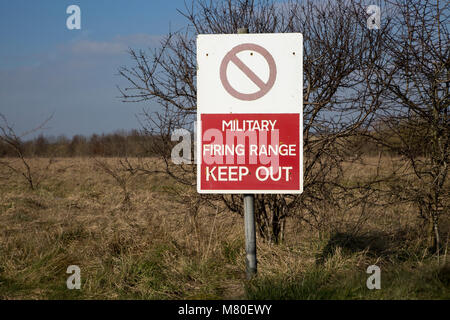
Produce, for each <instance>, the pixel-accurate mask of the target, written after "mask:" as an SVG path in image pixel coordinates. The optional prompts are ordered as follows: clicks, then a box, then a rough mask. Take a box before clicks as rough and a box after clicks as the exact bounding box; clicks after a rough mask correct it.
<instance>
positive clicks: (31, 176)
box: [0, 113, 53, 190]
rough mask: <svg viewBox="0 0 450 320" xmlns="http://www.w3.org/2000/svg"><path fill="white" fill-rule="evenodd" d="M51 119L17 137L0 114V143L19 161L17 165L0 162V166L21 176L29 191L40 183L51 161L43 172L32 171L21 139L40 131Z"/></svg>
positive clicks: (10, 162) (13, 160)
mask: <svg viewBox="0 0 450 320" xmlns="http://www.w3.org/2000/svg"><path fill="white" fill-rule="evenodd" d="M50 119H51V117H49V118H48V119H47V120H45V121H44V122H43V123H42V124H41V125H39V126H38V127H36V128H34V129H33V130H30V131H28V132H26V133H24V134H22V135H21V136H18V135H17V134H16V133H15V131H14V129H13V128H12V126H10V125H9V123H8V121H7V119H6V117H5V116H4V115H3V114H1V113H0V120H1V124H0V143H3V144H5V145H7V146H8V147H9V148H10V149H11V150H12V151H13V152H14V154H15V155H16V157H17V158H18V159H19V161H18V163H17V161H15V159H12V160H0V165H1V166H4V167H7V168H8V169H10V170H11V172H13V173H15V174H17V175H20V176H22V177H23V178H24V179H25V180H26V181H27V184H28V186H29V187H30V189H32V190H34V189H35V188H36V187H37V186H38V185H39V183H40V181H41V179H42V177H43V175H44V174H45V173H46V172H47V171H48V169H49V167H50V166H51V165H52V163H53V159H52V158H50V159H49V161H48V164H47V166H46V168H44V169H43V170H37V169H36V170H33V169H32V168H31V166H30V163H29V161H28V160H27V158H26V157H25V153H24V148H23V143H22V140H21V139H22V138H23V137H24V136H26V135H28V134H30V133H32V132H36V131H38V130H40V129H42V128H43V127H44V126H45V124H46V123H47V122H48V121H50Z"/></svg>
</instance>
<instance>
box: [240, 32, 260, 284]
mask: <svg viewBox="0 0 450 320" xmlns="http://www.w3.org/2000/svg"><path fill="white" fill-rule="evenodd" d="M238 33H239V34H242V33H248V29H247V28H239V29H238ZM244 221H245V252H246V258H245V262H246V263H245V265H246V269H247V270H246V272H247V279H248V280H250V279H251V278H252V277H253V276H254V275H255V274H256V270H257V269H256V231H255V196H254V195H253V194H244Z"/></svg>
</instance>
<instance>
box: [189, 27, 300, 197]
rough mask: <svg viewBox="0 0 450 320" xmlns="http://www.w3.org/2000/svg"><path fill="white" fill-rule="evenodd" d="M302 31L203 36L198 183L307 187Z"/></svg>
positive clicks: (206, 189) (210, 188)
mask: <svg viewBox="0 0 450 320" xmlns="http://www.w3.org/2000/svg"><path fill="white" fill-rule="evenodd" d="M302 53H303V38H302V35H301V34H299V33H289V34H286V33H280V34H226V35H199V36H198V38H197V65H198V66H197V68H198V70H197V126H198V127H197V159H198V165H197V190H198V192H200V193H301V192H302V191H303V126H302V123H303V117H302V110H303V78H302V77H303V69H302V66H303V57H302Z"/></svg>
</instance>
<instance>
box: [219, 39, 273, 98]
mask: <svg viewBox="0 0 450 320" xmlns="http://www.w3.org/2000/svg"><path fill="white" fill-rule="evenodd" d="M245 50H252V51H255V52H258V53H259V54H260V55H262V56H263V57H264V59H265V60H266V62H267V64H268V65H269V80H267V82H264V81H263V80H261V78H259V77H258V76H257V75H256V74H255V73H254V72H253V71H252V70H251V69H250V68H249V67H248V66H247V65H246V64H245V63H244V62H242V60H241V59H239V58H238V57H237V54H238V53H239V52H241V51H245ZM230 61H231V62H233V63H234V64H235V65H236V66H237V67H238V68H239V69H240V70H241V71H242V72H243V73H244V74H245V75H246V76H247V77H248V78H249V79H250V80H251V81H252V82H253V83H254V84H255V85H256V86H258V88H259V91H257V92H255V93H242V92H239V91H237V90H236V89H235V88H233V87H232V86H231V85H230V82H229V81H228V78H227V67H228V64H229V63H230ZM276 77H277V67H276V65H275V60H274V59H273V57H272V55H271V54H270V53H269V51H267V50H266V49H264V48H263V47H261V46H259V45H257V44H254V43H244V44H240V45H238V46H236V47H234V48H233V49H231V51H229V52H228V53H227V54H226V55H225V57H224V58H223V60H222V63H221V64H220V81H222V85H223V87H224V88H225V90H226V91H227V92H228V93H229V94H230V95H232V96H233V97H235V98H237V99H239V100H245V101H252V100H256V99H259V98H261V97H262V96H264V95H265V94H266V93H267V92H269V91H270V89H272V87H273V85H274V83H275V79H276Z"/></svg>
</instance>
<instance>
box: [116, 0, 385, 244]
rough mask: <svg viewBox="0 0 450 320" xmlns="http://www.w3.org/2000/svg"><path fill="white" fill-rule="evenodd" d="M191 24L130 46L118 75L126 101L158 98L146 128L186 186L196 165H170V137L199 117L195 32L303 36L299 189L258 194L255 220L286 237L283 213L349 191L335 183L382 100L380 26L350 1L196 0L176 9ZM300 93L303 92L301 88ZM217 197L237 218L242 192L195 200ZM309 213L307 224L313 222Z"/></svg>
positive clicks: (266, 233) (267, 233)
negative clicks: (146, 44)
mask: <svg viewBox="0 0 450 320" xmlns="http://www.w3.org/2000/svg"><path fill="white" fill-rule="evenodd" d="M181 13H182V14H183V15H184V17H186V19H187V23H188V26H187V27H186V29H185V30H183V32H178V33H174V34H169V35H168V36H167V37H166V39H165V40H164V41H163V42H162V47H161V49H159V50H156V51H155V52H153V53H150V54H149V53H148V52H146V51H144V50H139V51H137V50H130V55H131V58H132V61H133V63H134V65H133V66H132V67H122V68H120V69H119V73H120V75H121V76H122V77H124V78H125V79H126V80H128V83H129V86H128V87H126V88H122V89H121V94H122V98H123V100H124V101H125V102H140V101H153V100H155V101H157V102H158V104H159V106H160V108H162V111H160V112H156V113H153V114H152V113H151V112H149V111H146V112H145V113H144V114H143V117H142V118H141V119H142V124H143V125H144V127H145V128H147V130H148V132H149V133H150V132H151V133H153V134H159V136H160V137H161V142H162V144H161V145H158V146H157V147H158V148H159V150H158V154H159V155H160V156H161V157H162V159H163V160H164V162H165V163H166V171H167V173H168V174H169V175H171V176H172V177H174V178H176V179H178V180H179V181H180V182H183V183H185V184H186V185H188V186H192V187H193V186H194V185H195V175H194V173H195V166H193V165H183V166H174V165H171V164H170V163H171V162H170V161H171V160H170V152H169V149H170V143H169V141H170V134H171V133H172V132H173V130H174V129H176V128H186V127H189V126H191V125H192V123H193V121H194V119H195V115H196V92H197V91H196V90H197V88H196V50H195V48H196V47H195V46H196V43H195V36H196V35H197V34H209V33H236V31H237V29H238V28H241V27H246V28H248V29H249V32H250V33H273V32H301V33H302V34H303V37H304V67H303V71H304V88H303V101H304V110H303V114H304V133H303V135H304V155H305V156H304V159H305V163H304V190H305V192H304V193H303V194H301V195H258V196H257V197H256V203H255V206H256V210H255V211H256V219H257V222H258V226H259V230H260V234H261V235H262V236H263V237H264V238H265V239H268V240H270V241H273V242H278V241H279V240H280V239H281V238H282V236H283V230H284V224H285V221H286V218H287V217H289V216H294V217H305V216H308V215H310V216H314V215H318V214H320V213H319V212H317V211H316V210H314V206H313V204H315V203H317V202H321V201H328V202H330V203H331V204H332V205H336V206H337V205H339V203H340V202H341V201H342V199H343V197H344V195H345V194H348V193H347V191H348V189H349V188H350V187H349V186H346V185H343V184H341V183H340V179H341V178H342V170H341V166H342V163H343V161H344V160H349V159H351V158H354V154H349V153H348V152H346V150H348V146H349V145H350V144H351V142H352V138H354V137H355V136H356V135H359V134H360V133H361V132H364V131H365V130H366V128H367V127H368V126H369V123H370V121H371V120H372V114H373V111H374V110H375V109H376V108H377V107H378V101H377V100H376V99H373V97H372V96H371V95H370V94H369V92H368V90H367V87H366V82H367V80H368V79H371V78H372V77H373V74H372V73H373V68H372V65H373V64H374V62H375V61H377V59H378V58H379V52H378V51H379V48H378V43H379V40H380V38H381V37H382V36H383V34H384V29H381V30H378V32H371V31H370V30H368V29H367V28H366V19H367V17H366V15H365V8H364V7H362V6H361V5H359V4H358V3H355V2H351V1H324V2H320V3H315V2H289V3H285V4H278V3H275V2H272V1H233V0H229V1H224V2H209V1H193V2H192V4H191V5H190V6H187V7H186V9H185V10H184V11H182V12H181ZM299 89H300V88H299ZM199 197H205V198H209V199H215V198H220V199H221V200H222V201H223V202H224V204H225V205H226V206H227V207H228V208H229V209H230V210H232V211H234V212H238V213H240V214H242V212H243V203H242V196H240V195H218V196H211V195H210V196H200V195H199ZM313 220H314V219H310V220H309V221H313Z"/></svg>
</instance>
